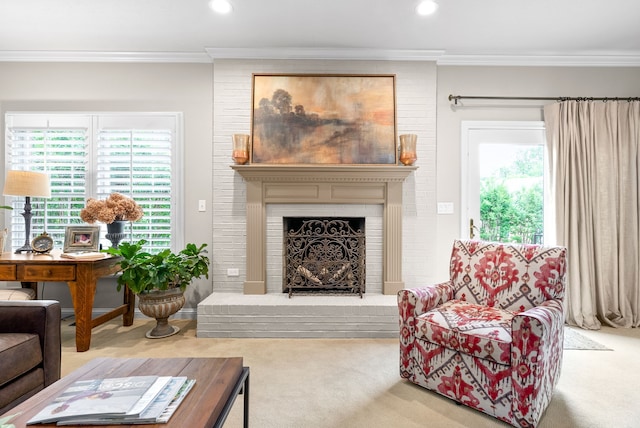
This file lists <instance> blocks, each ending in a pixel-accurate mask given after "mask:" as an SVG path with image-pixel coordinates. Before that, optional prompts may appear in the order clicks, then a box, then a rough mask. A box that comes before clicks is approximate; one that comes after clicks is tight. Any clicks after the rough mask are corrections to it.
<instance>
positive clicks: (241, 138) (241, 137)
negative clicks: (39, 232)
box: [231, 134, 249, 165]
mask: <svg viewBox="0 0 640 428" xmlns="http://www.w3.org/2000/svg"><path fill="white" fill-rule="evenodd" d="M231 157H232V158H233V161H234V162H235V163H237V164H238V165H244V164H245V163H247V162H248V161H249V136H248V135H246V134H233V154H232V155H231Z"/></svg>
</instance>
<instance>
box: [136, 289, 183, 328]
mask: <svg viewBox="0 0 640 428" xmlns="http://www.w3.org/2000/svg"><path fill="white" fill-rule="evenodd" d="M184 302H185V299H184V292H183V291H182V290H180V288H171V289H168V290H153V291H149V292H147V293H141V294H139V295H138V309H140V312H142V313H143V314H144V315H146V316H148V317H150V318H155V319H156V326H155V327H154V328H153V329H151V330H149V331H148V332H147V334H146V335H145V336H146V337H148V338H149V339H160V338H163V337H168V336H171V335H173V334H176V333H177V332H179V331H180V327H178V326H175V325H171V324H169V317H170V316H171V315H173V314H175V313H176V312H178V311H179V310H180V309H182V307H183V306H184Z"/></svg>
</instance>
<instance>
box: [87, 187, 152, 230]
mask: <svg viewBox="0 0 640 428" xmlns="http://www.w3.org/2000/svg"><path fill="white" fill-rule="evenodd" d="M142 214H143V213H142V208H141V207H140V205H138V204H137V203H136V201H134V200H133V199H131V198H129V197H127V196H124V195H123V194H121V193H115V192H114V193H112V194H110V195H109V197H108V198H107V199H105V200H99V199H93V198H89V199H87V206H86V207H84V208H83V209H82V210H81V211H80V218H81V219H82V220H84V221H86V222H87V223H95V222H96V221H100V222H102V223H107V224H110V223H113V222H114V221H116V220H119V221H137V220H140V218H142Z"/></svg>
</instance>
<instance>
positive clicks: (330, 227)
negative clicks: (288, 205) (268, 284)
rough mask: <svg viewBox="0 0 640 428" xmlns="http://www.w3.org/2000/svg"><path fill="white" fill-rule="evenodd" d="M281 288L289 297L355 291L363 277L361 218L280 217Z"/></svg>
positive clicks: (361, 289)
mask: <svg viewBox="0 0 640 428" xmlns="http://www.w3.org/2000/svg"><path fill="white" fill-rule="evenodd" d="M283 231H284V237H283V243H284V245H283V246H282V248H283V259H284V261H283V275H282V288H283V292H284V293H289V297H291V295H292V294H293V293H294V292H295V293H305V294H311V293H313V294H320V293H323V294H358V295H359V296H360V297H361V298H362V294H363V293H364V291H365V279H366V275H365V274H366V272H365V266H366V263H365V262H366V257H365V250H366V243H365V218H364V217H284V218H283Z"/></svg>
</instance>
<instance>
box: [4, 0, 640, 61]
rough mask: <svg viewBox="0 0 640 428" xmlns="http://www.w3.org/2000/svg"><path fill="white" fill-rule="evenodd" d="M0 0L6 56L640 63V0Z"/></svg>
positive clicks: (25, 58) (11, 57)
mask: <svg viewBox="0 0 640 428" xmlns="http://www.w3.org/2000/svg"><path fill="white" fill-rule="evenodd" d="M230 1H231V2H232V4H233V7H234V10H233V12H232V13H230V14H228V15H217V14H215V13H214V12H213V11H212V10H211V9H209V7H208V0H55V1H54V0H0V60H5V61H8V60H20V59H23V60H47V59H48V60H56V59H65V58H71V59H72V58H76V59H81V58H83V57H85V58H96V57H100V56H102V57H103V58H105V59H108V58H109V57H110V56H111V57H112V58H121V59H122V58H130V59H131V60H135V59H136V58H138V59H139V58H145V57H147V58H154V57H155V58H161V57H163V56H164V57H165V58H174V59H176V60H180V58H182V60H184V61H189V60H200V59H201V60H203V61H211V58H212V57H214V58H215V57H224V56H228V57H243V56H245V57H251V56H256V57H259V56H261V55H262V56H270V57H296V56H297V57H305V56H306V57H332V56H333V57H340V55H341V52H346V54H344V55H345V57H347V56H349V57H351V58H360V57H362V58H363V59H364V58H376V57H385V56H386V57H395V58H405V59H412V58H435V59H436V60H439V61H444V62H445V63H446V61H447V60H448V61H450V62H452V63H453V62H455V61H454V60H456V59H457V60H459V61H464V60H465V59H466V60H469V61H471V62H473V61H478V62H481V61H482V58H493V59H494V60H495V59H497V58H502V59H505V58H511V59H514V58H515V59H517V58H520V59H522V58H525V57H526V58H538V59H540V58H544V59H545V61H553V59H556V60H558V59H562V60H565V61H566V60H567V58H573V59H574V60H575V59H577V60H578V61H583V62H585V63H589V61H591V62H593V63H595V64H599V63H602V65H634V66H638V65H640V24H639V23H638V21H639V19H640V1H637V0H606V1H605V0H436V1H437V2H438V3H439V4H440V7H439V9H438V11H437V12H436V13H435V14H434V15H432V16H428V17H423V16H418V15H417V14H416V13H415V11H414V8H415V6H416V5H417V3H418V0H316V1H312V0H230Z"/></svg>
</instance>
